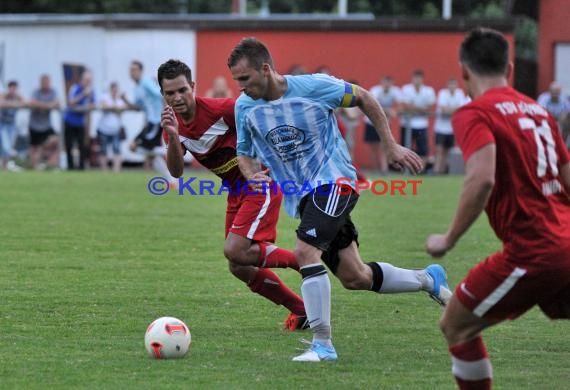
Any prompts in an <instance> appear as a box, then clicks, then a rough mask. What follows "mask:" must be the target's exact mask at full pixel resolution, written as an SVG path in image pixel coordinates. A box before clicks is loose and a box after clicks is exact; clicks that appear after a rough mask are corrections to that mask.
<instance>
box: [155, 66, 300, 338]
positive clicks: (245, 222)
mask: <svg viewBox="0 0 570 390" xmlns="http://www.w3.org/2000/svg"><path fill="white" fill-rule="evenodd" d="M158 83H159V84H160V89H161V92H162V96H163V97H164V100H165V102H166V107H165V108H164V110H163V112H162V116H161V126H162V128H163V129H164V138H165V141H166V143H167V144H168V150H167V154H166V160H167V165H168V169H169V171H170V173H171V174H172V176H174V177H180V176H182V173H183V171H184V160H183V156H184V153H185V151H186V150H187V151H189V152H190V153H192V155H193V156H194V157H195V158H196V159H197V160H198V161H199V162H200V163H201V164H202V165H203V166H205V167H206V168H208V169H209V170H210V171H212V172H213V173H215V174H216V175H217V176H219V177H220V178H221V179H222V180H223V181H224V185H228V186H229V187H230V188H231V191H228V192H229V193H228V201H227V202H228V204H227V210H226V228H225V233H226V241H225V244H224V254H225V256H226V258H227V259H228V260H229V266H230V272H231V273H232V274H233V275H234V276H236V277H237V278H238V279H240V280H242V281H243V282H245V283H247V285H248V287H249V288H250V289H251V290H252V291H253V292H256V293H258V294H260V295H262V296H263V297H265V298H267V299H268V300H270V301H272V302H274V303H276V304H278V305H283V306H285V307H286V308H287V309H289V311H290V312H291V313H290V314H289V316H288V317H287V319H286V320H285V323H284V328H285V329H287V330H290V331H293V330H297V329H306V328H308V323H307V317H306V314H305V308H304V304H303V300H302V299H301V298H300V297H299V296H298V295H297V294H295V293H294V292H293V291H291V289H290V288H289V287H287V285H286V284H285V283H284V282H283V281H282V280H281V279H280V278H279V277H278V276H277V274H275V273H274V272H273V271H271V270H270V269H268V268H286V267H290V268H293V269H296V270H298V269H299V266H298V264H297V262H296V261H295V256H294V255H293V253H292V252H290V251H287V250H285V249H282V248H278V247H277V246H275V245H273V244H272V243H273V242H274V241H275V239H276V235H277V233H276V227H277V220H278V218H279V210H280V207H281V202H282V197H283V195H282V194H281V193H280V192H276V191H266V194H261V193H259V194H252V193H251V192H249V193H248V192H247V191H244V189H243V188H238V187H239V186H240V185H243V184H244V183H245V182H246V180H245V179H244V177H243V176H242V174H241V172H240V170H239V168H238V164H237V157H236V128H235V119H234V103H235V101H234V100H233V99H213V98H201V97H197V96H195V95H194V82H193V81H192V72H191V70H190V68H189V67H188V66H187V65H186V64H185V63H183V62H181V61H178V60H169V61H167V62H165V63H163V64H162V65H160V67H159V68H158ZM169 140H175V141H174V142H172V141H170V142H169Z"/></svg>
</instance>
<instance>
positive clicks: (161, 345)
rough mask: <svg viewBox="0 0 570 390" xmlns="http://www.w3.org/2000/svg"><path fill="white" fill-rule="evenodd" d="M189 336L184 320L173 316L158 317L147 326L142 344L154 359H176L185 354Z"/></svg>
mask: <svg viewBox="0 0 570 390" xmlns="http://www.w3.org/2000/svg"><path fill="white" fill-rule="evenodd" d="M191 338H192V336H191V335H190V330H188V327H187V326H186V324H185V323H184V322H182V321H180V320H179V319H178V318H174V317H160V318H159V319H156V320H154V321H153V322H152V323H151V324H150V325H149V326H148V328H147V330H146V334H145V336H144V346H145V347H146V350H147V352H148V353H149V355H150V356H152V357H154V358H155V359H176V358H181V357H184V355H186V352H188V348H189V347H190V341H191Z"/></svg>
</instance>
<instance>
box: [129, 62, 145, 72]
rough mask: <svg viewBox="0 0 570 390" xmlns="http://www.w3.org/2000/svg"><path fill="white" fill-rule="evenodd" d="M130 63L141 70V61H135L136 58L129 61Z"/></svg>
mask: <svg viewBox="0 0 570 390" xmlns="http://www.w3.org/2000/svg"><path fill="white" fill-rule="evenodd" d="M131 64H133V65H136V66H137V67H138V68H139V69H140V70H143V64H142V62H140V61H137V60H133V61H131Z"/></svg>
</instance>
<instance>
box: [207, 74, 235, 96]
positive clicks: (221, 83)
mask: <svg viewBox="0 0 570 390" xmlns="http://www.w3.org/2000/svg"><path fill="white" fill-rule="evenodd" d="M233 96H234V94H233V92H232V90H231V89H230V88H229V87H228V82H227V81H226V78H225V77H224V76H218V77H216V78H215V79H214V82H213V83H212V88H210V89H208V90H207V91H206V97H210V98H224V99H225V98H231V97H233Z"/></svg>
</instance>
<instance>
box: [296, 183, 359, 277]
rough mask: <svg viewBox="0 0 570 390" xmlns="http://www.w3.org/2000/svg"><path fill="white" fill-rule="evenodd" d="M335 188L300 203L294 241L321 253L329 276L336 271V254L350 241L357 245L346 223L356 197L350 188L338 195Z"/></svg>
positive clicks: (328, 187)
mask: <svg viewBox="0 0 570 390" xmlns="http://www.w3.org/2000/svg"><path fill="white" fill-rule="evenodd" d="M338 190H339V188H338V187H337V186H335V185H332V186H331V185H330V184H326V185H324V186H321V187H318V188H317V189H315V191H313V192H311V193H310V194H308V195H306V196H305V197H304V198H303V199H301V203H300V204H299V213H300V215H301V223H300V224H299V227H298V228H297V238H299V240H301V241H303V242H306V243H307V244H309V245H311V246H314V247H315V248H318V249H320V250H322V251H323V254H322V255H321V259H322V260H323V261H324V263H325V264H326V265H327V267H329V269H330V270H331V272H332V273H333V274H336V271H337V269H338V262H339V258H338V251H339V250H341V249H344V248H346V247H348V246H349V245H350V244H351V243H352V242H353V241H355V242H356V244H358V231H357V230H356V227H355V226H354V224H353V223H352V220H351V219H350V212H351V211H352V209H353V208H354V206H356V202H357V201H358V195H357V194H356V192H355V191H354V190H353V189H352V188H351V189H350V190H349V189H345V190H343V191H344V192H342V193H339V191H338Z"/></svg>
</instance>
